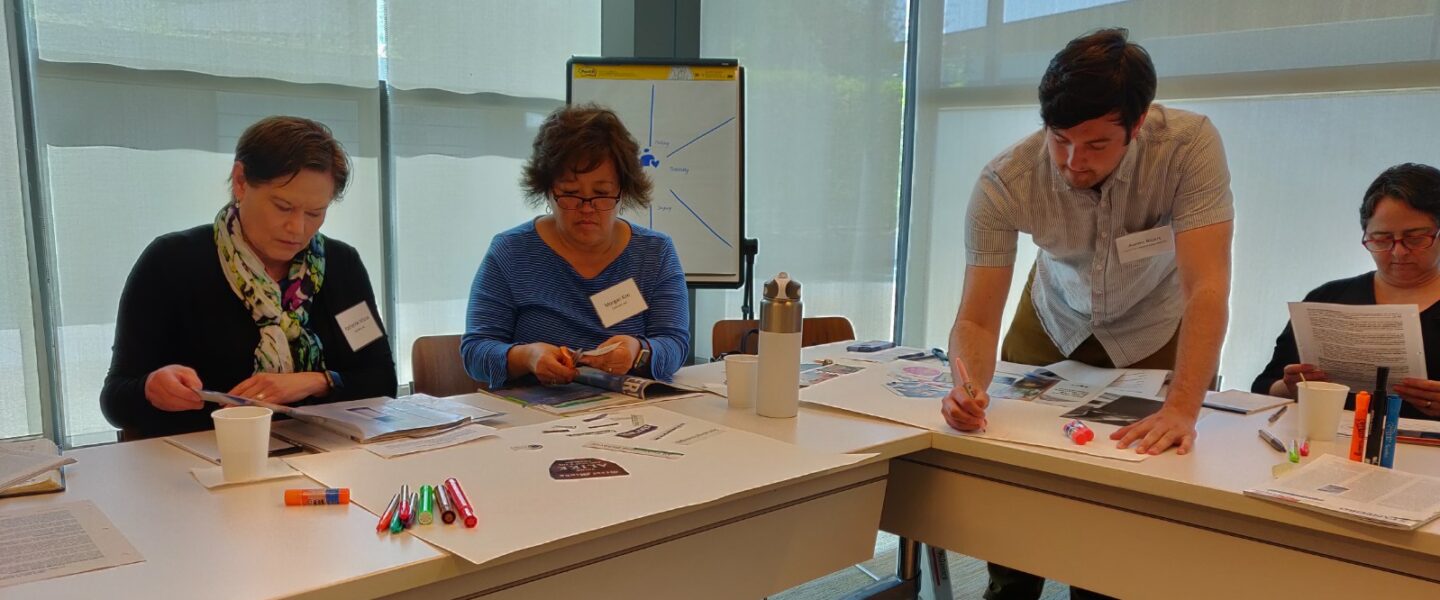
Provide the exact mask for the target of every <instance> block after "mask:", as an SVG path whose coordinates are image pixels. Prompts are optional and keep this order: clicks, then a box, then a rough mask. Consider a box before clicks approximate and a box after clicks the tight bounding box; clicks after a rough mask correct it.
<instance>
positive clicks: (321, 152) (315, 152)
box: [235, 116, 350, 200]
mask: <svg viewBox="0 0 1440 600" xmlns="http://www.w3.org/2000/svg"><path fill="white" fill-rule="evenodd" d="M235 160H236V162H239V163H240V164H242V165H244V166H245V182H246V183H249V184H251V185H260V184H263V183H269V182H271V181H276V180H279V179H282V178H283V179H284V180H285V181H286V182H288V181H290V180H291V179H294V178H295V175H296V174H297V173H299V172H300V170H301V169H309V170H311V171H318V172H320V173H324V174H326V175H329V176H330V178H331V179H332V180H333V181H334V182H335V195H334V196H331V199H333V200H339V199H340V197H341V196H342V195H344V194H345V186H346V185H348V184H349V182H350V158H349V157H348V156H346V155H345V149H344V148H342V147H341V146H340V142H339V141H338V140H336V139H335V136H334V135H333V134H331V133H330V128H329V127H326V126H325V125H324V124H323V123H320V122H318V121H312V120H310V119H304V118H301V117H285V116H273V117H265V118H264V119H261V120H259V121H256V122H255V124H253V125H251V126H249V127H247V128H245V133H242V134H240V140H239V141H237V142H236V143H235Z"/></svg>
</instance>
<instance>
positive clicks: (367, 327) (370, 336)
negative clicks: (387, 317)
mask: <svg viewBox="0 0 1440 600" xmlns="http://www.w3.org/2000/svg"><path fill="white" fill-rule="evenodd" d="M335 322H336V323H339V324H340V331H342V332H344V333H345V341H347V342H349V343H350V349H351V350H353V351H355V352H359V351H360V349H361V348H364V347H365V346H368V345H370V342H373V341H375V340H378V339H380V338H381V337H384V335H385V332H383V331H380V324H379V323H376V322H375V317H374V316H372V315H371V314H370V305H368V304H365V301H363V300H362V301H360V303H359V304H356V305H355V306H352V307H350V308H347V309H345V310H343V311H341V312H340V314H338V315H335Z"/></svg>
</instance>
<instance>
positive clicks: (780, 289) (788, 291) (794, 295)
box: [765, 271, 800, 300]
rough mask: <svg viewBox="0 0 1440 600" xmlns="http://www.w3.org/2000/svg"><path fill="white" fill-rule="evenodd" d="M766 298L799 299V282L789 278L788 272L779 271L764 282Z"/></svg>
mask: <svg viewBox="0 0 1440 600" xmlns="http://www.w3.org/2000/svg"><path fill="white" fill-rule="evenodd" d="M765 299H766V300H799V299H800V282H798V281H795V280H794V279H791V278H790V274H789V273H786V272H784V271H781V272H780V274H779V275H776V276H775V278H774V279H771V280H770V281H767V282H765Z"/></svg>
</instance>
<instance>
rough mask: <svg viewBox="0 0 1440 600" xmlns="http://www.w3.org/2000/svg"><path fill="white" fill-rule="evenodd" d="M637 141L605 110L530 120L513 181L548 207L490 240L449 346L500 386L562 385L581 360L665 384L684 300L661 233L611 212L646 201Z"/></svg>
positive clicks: (676, 361)
mask: <svg viewBox="0 0 1440 600" xmlns="http://www.w3.org/2000/svg"><path fill="white" fill-rule="evenodd" d="M639 155H640V153H639V147H638V145H637V144H636V143H635V139H634V138H633V137H631V135H630V133H629V131H627V130H626V129H625V126H624V125H623V124H621V122H620V119H619V117H617V116H616V115H615V113H613V112H611V111H609V110H607V109H604V108H601V107H599V106H595V105H593V104H589V105H581V106H569V107H563V108H560V109H559V110H556V111H555V112H554V113H552V114H551V115H550V116H549V117H548V118H547V119H546V120H545V122H544V123H543V124H541V126H540V132H539V134H538V135H537V136H536V138H535V143H534V148H533V152H532V154H531V156H530V160H529V161H528V162H527V163H526V165H525V170H524V175H523V176H522V178H521V184H522V186H523V187H524V189H525V192H526V195H527V196H528V198H529V200H530V202H531V203H532V204H533V205H534V206H541V205H543V206H545V207H546V208H547V209H548V214H546V215H543V216H541V217H538V218H536V219H534V220H531V221H527V222H525V223H522V224H520V225H518V226H516V227H514V228H512V229H510V230H508V231H505V232H502V233H500V234H498V235H496V236H495V238H494V240H492V241H491V242H490V250H489V251H488V252H487V253H486V254H485V259H484V260H483V261H482V262H481V263H480V269H479V271H478V272H476V273H475V281H474V283H473V284H471V288H470V306H469V308H468V310H467V312H466V326H465V335H464V337H463V338H462V340H461V343H460V354H461V357H462V359H463V360H464V362H465V369H466V370H467V371H468V372H469V373H470V376H471V377H474V378H475V379H477V380H479V381H481V382H483V383H485V384H487V385H489V386H490V387H501V386H504V385H505V384H506V382H507V381H509V380H512V379H515V378H519V377H524V376H526V375H534V376H535V377H536V378H538V379H539V380H540V382H541V383H545V384H560V383H568V382H569V381H570V380H572V379H573V378H574V377H575V368H576V367H577V366H578V365H577V364H576V362H575V360H574V359H573V358H572V355H571V353H570V352H569V351H567V349H577V350H585V349H591V348H602V349H603V348H605V347H607V346H611V345H614V346H615V347H614V349H613V350H611V351H609V352H606V353H604V354H600V355H597V356H591V357H583V358H581V359H580V363H581V364H585V365H589V366H592V367H595V368H598V369H602V370H604V371H607V372H610V373H615V374H619V373H627V372H629V373H635V374H638V375H642V376H646V377H653V378H656V379H665V380H668V379H670V377H671V376H672V375H673V374H674V373H675V371H676V369H679V368H680V365H681V363H682V362H683V361H684V360H685V355H686V353H687V351H688V349H689V347H690V331H689V312H690V308H689V297H688V294H687V293H686V288H685V273H684V271H683V270H682V269H681V268H680V257H679V255H677V254H676V253H675V245H674V244H673V243H672V242H671V241H670V237H669V236H667V235H665V234H663V233H660V232H658V231H651V230H649V229H646V228H644V227H641V226H639V225H636V224H634V223H631V222H629V221H626V220H624V219H621V218H619V217H618V216H617V214H616V213H617V212H618V211H620V210H622V209H626V208H632V209H639V208H644V207H646V206H648V205H649V203H650V187H651V184H650V179H649V177H647V176H646V174H645V172H644V171H643V170H642V169H643V167H641V165H640V161H639Z"/></svg>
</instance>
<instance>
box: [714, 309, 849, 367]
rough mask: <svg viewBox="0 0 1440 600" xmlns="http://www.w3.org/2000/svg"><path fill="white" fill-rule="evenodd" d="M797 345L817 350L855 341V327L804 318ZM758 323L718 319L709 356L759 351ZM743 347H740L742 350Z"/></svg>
mask: <svg viewBox="0 0 1440 600" xmlns="http://www.w3.org/2000/svg"><path fill="white" fill-rule="evenodd" d="M801 328H802V329H801V334H800V345H801V346H819V345H820V344H828V343H830V342H840V341H844V340H853V339H855V326H854V325H852V324H850V319H847V318H845V317H806V318H805V321H804V322H803V323H802V324H801ZM759 330H760V321H757V320H755V319H722V320H719V321H716V322H715V327H713V328H711V329H710V356H712V357H717V358H718V357H719V356H720V355H721V354H731V353H744V354H755V353H756V352H757V351H758V350H759V348H760V331H759ZM742 346H743V347H742Z"/></svg>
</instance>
